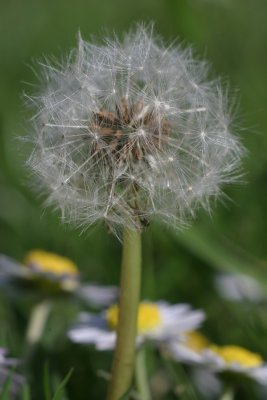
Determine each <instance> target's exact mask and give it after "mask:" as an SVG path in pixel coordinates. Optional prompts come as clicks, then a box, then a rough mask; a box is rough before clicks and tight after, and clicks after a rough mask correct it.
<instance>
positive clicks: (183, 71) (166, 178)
mask: <svg viewBox="0 0 267 400" xmlns="http://www.w3.org/2000/svg"><path fill="white" fill-rule="evenodd" d="M41 69H42V72H43V75H42V77H43V82H44V84H43V88H42V89H41V90H40V92H39V94H38V95H36V96H32V98H31V99H32V102H33V103H34V105H35V107H36V109H37V111H36V114H35V117H34V119H33V124H34V135H33V140H34V149H33V152H32V154H31V156H30V158H29V160H28V165H29V166H30V167H31V169H32V170H33V171H34V173H35V174H36V175H37V176H38V178H39V182H40V183H39V185H41V186H42V188H43V189H44V190H45V191H46V193H47V194H48V197H47V204H48V205H53V206H55V207H56V208H59V209H60V210H61V211H62V215H63V216H64V220H67V221H70V222H73V223H76V224H78V225H82V226H85V227H87V226H89V225H91V224H93V223H95V222H97V221H99V220H105V221H106V222H107V223H108V224H109V226H110V227H111V228H112V229H114V230H116V229H117V228H122V227H124V226H127V227H129V228H132V229H138V230H140V229H142V227H143V225H144V221H150V220H151V218H153V217H154V216H156V217H159V218H161V219H163V220H164V221H165V222H167V223H168V224H171V225H175V226H178V227H179V226H182V225H183V224H184V223H185V222H186V221H187V219H188V216H190V217H192V216H194V215H195V211H196V210H197V209H198V208H199V207H200V206H202V207H204V208H206V209H209V204H210V198H212V197H218V196H219V195H220V194H221V185H222V184H225V183H229V182H232V181H234V180H235V179H236V171H237V170H238V168H239V164H240V158H241V156H242V152H243V149H242V146H241V145H240V142H239V140H238V139H237V138H236V137H235V136H234V135H233V134H232V133H231V131H230V129H229V126H230V122H231V116H230V115H229V112H228V111H227V99H226V98H225V96H224V95H223V93H222V89H221V88H220V86H219V84H218V82H209V81H207V72H208V69H207V64H206V63H205V62H202V61H198V60H195V59H194V57H193V56H192V52H191V49H184V48H182V47H180V46H177V45H173V46H169V47H165V46H164V45H163V44H162V41H161V39H160V38H157V37H154V34H153V32H152V29H151V28H149V27H145V26H143V25H139V26H138V27H137V28H136V29H135V30H133V31H131V32H130V33H128V34H126V35H125V36H124V38H123V40H122V41H119V40H118V39H117V38H116V37H115V38H112V39H110V38H106V39H105V40H104V41H103V43H102V44H94V43H90V42H87V41H85V40H83V39H82V38H81V37H80V36H79V39H78V47H77V50H74V51H72V52H71V54H70V56H69V58H68V59H67V60H66V61H64V62H63V63H62V64H57V65H55V64H54V65H52V64H51V63H49V62H48V61H47V62H45V63H42V65H41ZM39 187H40V186H39Z"/></svg>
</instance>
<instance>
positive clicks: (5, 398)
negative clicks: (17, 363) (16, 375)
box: [0, 373, 12, 400]
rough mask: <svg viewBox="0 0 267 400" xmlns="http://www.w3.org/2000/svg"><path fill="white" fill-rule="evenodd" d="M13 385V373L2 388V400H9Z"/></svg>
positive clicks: (0, 395) (0, 397)
mask: <svg viewBox="0 0 267 400" xmlns="http://www.w3.org/2000/svg"><path fill="white" fill-rule="evenodd" d="M11 383H12V373H10V374H9V375H8V377H7V378H6V380H5V382H4V384H3V387H2V391H1V393H0V400H9V389H10V386H11Z"/></svg>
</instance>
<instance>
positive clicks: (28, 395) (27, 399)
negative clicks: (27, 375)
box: [22, 384, 31, 400]
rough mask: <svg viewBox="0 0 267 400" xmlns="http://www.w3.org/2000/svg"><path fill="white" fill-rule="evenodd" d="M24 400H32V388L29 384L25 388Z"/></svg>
mask: <svg viewBox="0 0 267 400" xmlns="http://www.w3.org/2000/svg"><path fill="white" fill-rule="evenodd" d="M22 400H31V393H30V387H29V385H27V384H26V385H24V387H23V393H22Z"/></svg>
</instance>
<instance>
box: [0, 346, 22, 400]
mask: <svg viewBox="0 0 267 400" xmlns="http://www.w3.org/2000/svg"><path fill="white" fill-rule="evenodd" d="M18 364H19V360H17V359H15V358H8V357H7V349H5V348H3V347H0V395H1V391H2V388H3V387H4V384H5V382H6V380H7V379H10V386H9V394H10V395H11V396H14V395H16V394H17V393H18V392H19V391H20V390H21V389H22V386H23V384H24V383H25V379H24V378H23V377H22V376H21V375H19V374H17V373H15V372H14V371H12V369H14V367H16V366H17V365H18ZM12 398H13V397H12Z"/></svg>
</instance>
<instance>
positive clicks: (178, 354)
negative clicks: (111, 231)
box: [167, 332, 267, 385]
mask: <svg viewBox="0 0 267 400" xmlns="http://www.w3.org/2000/svg"><path fill="white" fill-rule="evenodd" d="M167 349H168V354H170V355H171V357H172V358H173V359H175V360H177V361H179V362H182V363H185V364H189V365H193V366H195V367H205V368H206V369H207V370H209V371H211V372H214V373H222V372H231V373H237V374H242V375H244V376H247V377H249V378H252V379H254V380H255V381H256V382H258V383H261V384H263V385H267V364H266V363H265V362H264V361H263V359H262V357H261V356H260V355H259V354H257V353H252V352H251V351H249V350H247V349H245V348H243V347H240V346H236V345H227V346H217V345H215V344H211V343H209V341H208V340H207V339H206V338H205V337H204V336H202V335H201V334H199V333H198V332H191V333H188V334H187V336H186V339H185V340H184V341H181V339H180V338H178V340H175V341H170V342H169V343H168V344H167Z"/></svg>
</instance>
